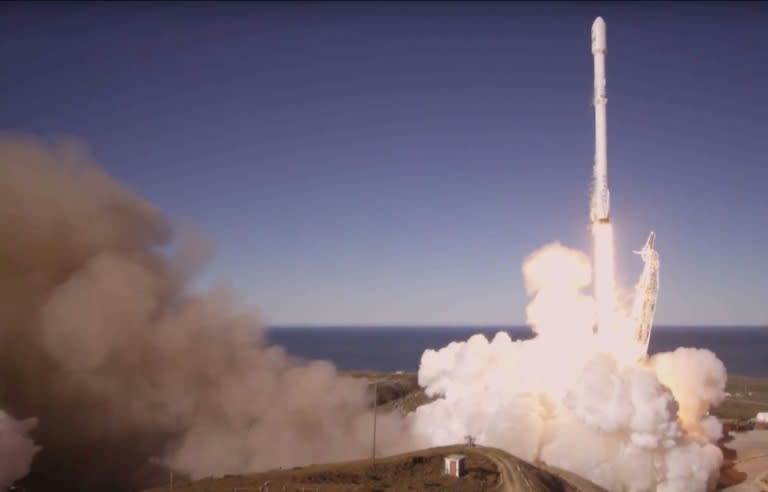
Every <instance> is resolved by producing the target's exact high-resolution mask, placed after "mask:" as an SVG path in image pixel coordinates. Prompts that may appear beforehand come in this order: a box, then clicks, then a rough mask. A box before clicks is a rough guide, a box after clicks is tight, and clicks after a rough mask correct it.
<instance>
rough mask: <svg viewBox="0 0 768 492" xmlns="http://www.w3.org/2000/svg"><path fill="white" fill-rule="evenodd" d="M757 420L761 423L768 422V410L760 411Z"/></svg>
mask: <svg viewBox="0 0 768 492" xmlns="http://www.w3.org/2000/svg"><path fill="white" fill-rule="evenodd" d="M755 422H758V423H760V424H768V412H760V413H758V414H757V416H756V417H755Z"/></svg>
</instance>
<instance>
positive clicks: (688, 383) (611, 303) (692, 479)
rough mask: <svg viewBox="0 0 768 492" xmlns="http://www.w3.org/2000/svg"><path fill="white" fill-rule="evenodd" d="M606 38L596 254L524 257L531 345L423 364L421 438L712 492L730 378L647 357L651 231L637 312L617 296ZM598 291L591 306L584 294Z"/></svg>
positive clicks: (617, 480)
mask: <svg viewBox="0 0 768 492" xmlns="http://www.w3.org/2000/svg"><path fill="white" fill-rule="evenodd" d="M606 46H607V44H606V30H605V22H604V21H603V20H602V18H599V17H598V18H597V19H596V20H595V22H594V24H593V26H592V53H593V57H594V68H595V72H594V74H595V162H594V187H593V194H592V201H591V213H590V215H591V220H592V233H593V238H594V256H593V262H592V264H590V261H589V257H588V256H587V255H586V254H584V253H582V252H580V251H575V250H572V249H569V248H567V247H564V246H562V245H561V244H560V243H552V244H549V245H547V246H544V247H543V248H541V249H540V250H538V251H536V252H534V253H533V254H532V255H531V256H529V257H528V258H526V259H525V261H524V263H523V276H524V277H525V285H526V289H527V290H528V293H529V295H530V296H531V300H530V303H529V305H528V308H527V311H526V314H527V320H528V324H529V325H530V326H531V328H532V329H533V331H534V334H535V335H536V336H535V337H534V338H533V339H530V340H526V341H516V342H515V341H512V340H511V338H510V337H509V335H508V334H507V333H504V332H500V333H498V334H496V336H495V337H494V338H493V339H492V340H491V341H489V340H487V339H486V338H485V337H484V336H482V335H474V336H473V337H471V338H470V339H469V340H467V341H466V342H453V343H451V344H450V345H448V346H446V347H444V348H442V349H440V350H427V351H426V352H424V354H423V355H422V359H421V366H420V368H419V383H420V384H421V385H422V386H424V387H425V389H426V392H427V394H428V395H429V396H433V397H438V399H436V400H435V401H434V402H432V403H430V404H428V405H425V406H422V407H420V408H418V409H417V410H416V412H415V414H414V416H413V420H414V430H415V432H417V433H418V434H419V435H420V436H423V437H424V438H425V439H427V440H428V441H429V442H430V443H431V444H433V445H443V444H451V443H455V442H460V441H461V440H462V439H463V437H464V436H465V435H467V434H469V435H472V436H474V437H475V438H476V439H477V442H478V443H479V444H483V445H489V446H497V447H500V448H502V449H505V450H507V451H509V452H510V453H512V454H515V455H517V456H519V457H521V458H524V459H527V460H529V461H534V462H544V463H547V464H549V465H552V466H556V467H559V468H563V469H565V470H569V471H571V472H574V473H577V474H579V475H581V476H584V477H586V478H588V479H590V480H592V481H594V482H595V483H597V484H598V485H601V486H603V487H605V488H606V489H608V490H611V491H616V492H619V491H628V490H631V491H634V492H641V491H643V492H644V491H647V492H651V491H663V492H689V491H690V492H704V491H708V490H713V489H714V487H715V485H716V483H717V477H718V473H719V469H720V464H721V462H722V454H721V452H720V450H719V448H718V447H717V446H716V445H715V442H716V440H717V439H719V437H720V434H721V426H720V423H719V422H718V421H717V419H716V418H714V417H711V416H709V415H708V411H709V409H710V407H711V406H713V405H717V404H719V403H720V402H721V401H722V400H723V399H724V397H725V382H726V371H725V367H724V366H723V364H722V362H720V360H718V359H717V357H716V356H715V355H714V354H713V353H712V352H710V351H708V350H700V349H694V348H679V349H677V350H675V351H674V352H669V353H662V354H656V355H655V356H653V357H651V358H648V357H647V349H648V339H649V337H650V333H651V327H652V323H653V314H654V311H655V306H656V296H657V291H658V267H659V261H658V255H657V254H656V251H655V250H654V249H653V248H654V239H655V235H654V234H653V232H652V233H651V235H650V236H649V238H648V241H647V242H646V244H645V246H644V247H643V248H642V249H641V251H639V252H638V253H639V254H640V255H641V257H642V260H643V261H644V264H645V265H644V268H643V272H642V274H641V276H640V280H639V281H638V283H637V285H636V289H635V296H636V297H635V303H634V306H633V308H632V310H631V312H626V311H625V310H624V309H622V307H621V306H620V305H619V303H618V301H617V298H616V288H615V285H614V245H613V229H612V225H611V222H610V202H609V196H610V195H609V192H608V183H607V140H606V112H605V102H606V98H605V53H606ZM590 281H591V282H593V293H594V294H593V295H592V296H590V295H588V294H586V293H585V292H584V290H585V289H587V288H588V287H589V284H590Z"/></svg>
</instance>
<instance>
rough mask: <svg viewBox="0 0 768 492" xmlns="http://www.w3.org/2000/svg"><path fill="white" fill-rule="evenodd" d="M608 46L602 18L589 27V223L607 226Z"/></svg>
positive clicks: (608, 198)
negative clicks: (591, 144)
mask: <svg viewBox="0 0 768 492" xmlns="http://www.w3.org/2000/svg"><path fill="white" fill-rule="evenodd" d="M607 50H608V43H607V38H606V32H605V21H604V20H603V18H602V17H598V18H597V19H595V22H594V23H592V57H593V59H594V66H595V80H594V93H593V94H594V100H593V102H592V103H593V106H594V107H595V161H594V182H593V189H592V203H591V204H590V218H591V220H592V222H609V221H610V208H611V198H610V192H609V191H608V120H607V113H606V104H607V102H608V98H607V97H606V90H605V85H606V81H605V54H606V52H607Z"/></svg>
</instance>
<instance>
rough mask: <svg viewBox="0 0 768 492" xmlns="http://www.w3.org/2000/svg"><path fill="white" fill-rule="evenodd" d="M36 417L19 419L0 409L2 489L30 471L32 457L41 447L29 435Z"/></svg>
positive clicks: (0, 481) (0, 470)
mask: <svg viewBox="0 0 768 492" xmlns="http://www.w3.org/2000/svg"><path fill="white" fill-rule="evenodd" d="M35 424H36V422H35V420H34V419H28V420H25V421H18V420H15V419H13V418H11V416H10V415H8V414H7V413H5V412H3V411H2V410H0V491H5V490H8V488H9V487H10V486H11V485H13V483H14V482H15V481H16V480H17V479H19V478H21V477H23V476H24V475H26V474H27V473H29V468H30V465H31V464H32V459H33V457H34V456H35V454H36V453H37V451H38V450H39V449H40V448H39V446H36V445H35V443H34V442H33V441H32V439H30V438H29V437H28V435H27V433H28V431H29V430H30V429H32V428H33V427H34V426H35Z"/></svg>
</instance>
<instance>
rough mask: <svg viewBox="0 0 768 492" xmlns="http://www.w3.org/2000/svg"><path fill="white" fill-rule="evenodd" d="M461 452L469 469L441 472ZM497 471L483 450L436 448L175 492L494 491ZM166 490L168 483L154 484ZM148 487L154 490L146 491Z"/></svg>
mask: <svg viewBox="0 0 768 492" xmlns="http://www.w3.org/2000/svg"><path fill="white" fill-rule="evenodd" d="M452 453H462V454H465V455H466V456H467V458H466V473H465V475H464V476H462V477H460V478H455V477H450V476H447V475H444V474H443V465H444V464H443V458H444V456H446V455H448V454H452ZM498 480H499V472H498V471H497V469H496V466H495V465H494V463H493V462H492V461H491V460H490V459H488V458H487V457H485V456H483V455H482V454H481V453H474V452H472V451H471V450H469V449H465V448H463V447H460V446H458V447H444V448H435V449H430V450H426V451H420V452H415V453H407V454H403V455H398V456H394V457H389V458H384V459H379V460H377V461H376V465H375V467H372V466H371V461H370V460H361V461H354V462H348V463H337V464H327V465H311V466H307V467H301V468H298V467H297V468H293V469H289V470H273V471H269V472H264V473H257V474H252V475H243V476H238V477H223V478H218V479H204V480H200V481H197V482H194V483H186V484H183V483H178V482H177V483H176V484H174V487H173V490H174V492H176V491H178V492H254V491H261V490H264V492H267V491H271V492H280V491H286V492H299V491H303V492H341V491H345V492H346V491H350V492H351V491H371V492H373V491H394V490H434V491H456V492H460V491H466V492H469V491H472V492H477V491H483V490H485V491H490V490H493V489H494V488H495V487H496V485H497V484H498ZM150 490H151V492H167V491H168V490H169V487H168V485H164V486H162V487H157V488H154V489H150ZM147 492H150V491H147Z"/></svg>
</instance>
